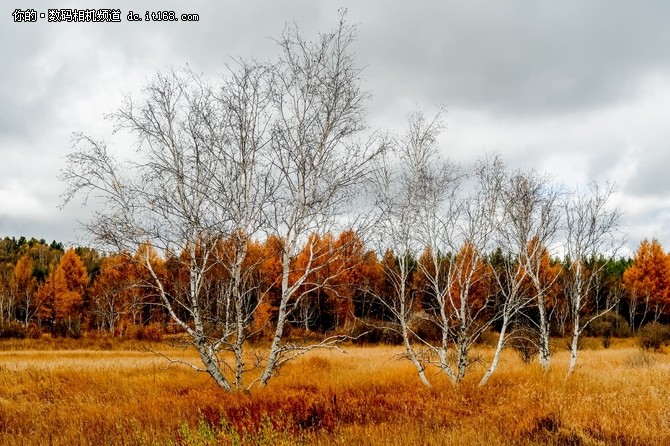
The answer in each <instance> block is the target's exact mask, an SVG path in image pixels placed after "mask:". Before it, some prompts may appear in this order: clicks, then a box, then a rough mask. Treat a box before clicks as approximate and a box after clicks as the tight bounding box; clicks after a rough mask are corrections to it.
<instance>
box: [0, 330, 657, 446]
mask: <svg viewBox="0 0 670 446" xmlns="http://www.w3.org/2000/svg"><path fill="white" fill-rule="evenodd" d="M26 342H28V341H26ZM30 342H34V341H30ZM596 344H597V343H596ZM28 345H29V346H32V347H33V348H34V347H35V344H28ZM0 347H5V348H7V345H0ZM14 347H16V346H14ZM23 347H26V345H24V346H23ZM73 347H74V345H73ZM163 349H164V350H165V352H166V353H168V354H169V355H170V356H173V357H179V358H182V359H193V360H195V355H194V354H192V353H190V352H184V351H181V350H176V349H170V348H168V347H163ZM347 351H348V353H347V354H346V355H344V354H341V353H338V352H330V351H323V352H316V353H313V354H311V355H309V356H305V357H303V358H301V359H299V360H298V361H296V362H294V363H292V364H289V365H287V366H286V367H285V368H284V369H282V371H281V375H280V376H278V377H276V379H275V380H274V381H271V384H270V385H269V386H268V387H267V388H256V389H254V390H253V391H252V392H251V394H244V393H240V394H226V393H224V392H222V391H220V390H219V389H218V388H216V386H215V385H214V384H212V382H210V380H209V379H208V377H207V376H206V375H204V374H197V373H194V372H193V371H192V370H190V369H187V368H185V367H180V366H172V367H168V368H165V366H166V361H165V360H163V359H161V358H160V357H157V356H156V355H155V354H153V353H151V352H146V351H125V350H112V351H101V350H88V349H79V350H78V349H74V348H73V349H70V350H49V349H47V350H27V349H25V348H24V349H22V350H16V349H14V350H5V351H1V352H0V364H1V365H0V444H7V445H24V444H54V445H66V444H67V445H71V444H73V445H77V444H92V445H93V444H95V445H102V444H146V445H153V444H189V445H197V444H236V442H237V444H296V443H298V444H341V445H351V444H354V445H373V444H388V445H408V444H426V445H450V444H453V445H480V444H486V445H526V444H547V445H566V446H567V445H665V444H670V357H669V356H668V355H667V354H663V353H645V354H642V353H640V351H639V350H637V349H636V348H635V347H634V346H632V345H631V344H630V343H629V342H620V343H619V344H616V343H615V345H614V346H613V347H611V348H610V349H608V350H602V349H598V350H584V351H582V352H580V364H581V365H580V366H579V368H578V370H577V371H576V373H575V375H573V377H572V378H571V379H570V380H569V381H568V382H567V383H566V382H564V379H563V378H564V372H565V369H566V367H567V361H568V356H567V352H564V351H557V353H556V355H555V356H554V369H553V371H552V372H550V373H549V374H548V375H543V374H542V373H541V371H540V370H539V367H537V366H535V365H529V366H526V365H524V364H523V363H522V362H521V361H520V359H519V358H518V357H517V355H516V354H515V353H514V352H512V351H509V352H505V355H504V357H503V363H502V364H501V366H500V369H499V372H497V373H496V374H495V375H494V376H493V377H492V379H491V381H490V383H489V385H488V386H486V387H484V388H478V387H477V378H479V377H480V376H481V374H482V372H483V370H482V369H481V368H479V369H477V368H475V369H474V370H472V372H471V375H470V376H469V377H468V378H467V379H466V380H465V382H464V383H462V384H461V385H459V386H453V385H451V384H449V383H448V382H447V381H446V379H445V378H444V377H443V376H440V375H435V371H431V374H432V375H433V376H432V378H433V380H434V381H435V383H436V386H435V388H434V389H431V390H429V389H424V388H423V387H422V386H421V385H420V383H419V381H418V379H417V377H416V374H415V372H414V371H413V370H412V368H411V365H410V364H408V363H407V362H406V361H402V360H398V359H395V355H396V354H397V353H399V349H398V348H396V347H349V348H347ZM479 353H481V354H482V355H483V356H484V357H486V356H487V355H489V354H490V351H488V350H482V351H481V352H479Z"/></svg>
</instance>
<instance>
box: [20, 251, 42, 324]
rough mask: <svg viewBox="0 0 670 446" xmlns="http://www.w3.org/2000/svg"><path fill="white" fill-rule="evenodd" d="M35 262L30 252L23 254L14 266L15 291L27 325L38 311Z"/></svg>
mask: <svg viewBox="0 0 670 446" xmlns="http://www.w3.org/2000/svg"><path fill="white" fill-rule="evenodd" d="M33 268H34V262H33V259H32V257H31V256H30V254H28V253H26V254H23V255H22V256H21V257H20V258H19V260H18V261H17V262H16V265H15V266H14V292H15V294H16V300H17V306H18V309H19V311H21V313H22V316H23V323H24V325H25V326H26V327H27V326H28V323H29V322H30V320H31V319H32V317H33V315H34V314H35V311H36V309H37V308H36V303H35V293H36V291H37V280H36V279H35V277H33Z"/></svg>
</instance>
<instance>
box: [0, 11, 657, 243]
mask: <svg viewBox="0 0 670 446" xmlns="http://www.w3.org/2000/svg"><path fill="white" fill-rule="evenodd" d="M43 4H44V2H39V1H38V2H36V4H35V5H30V7H34V8H35V9H38V10H40V9H46V8H48V7H53V5H50V6H46V5H45V6H43ZM81 6H82V5H81V4H78V3H76V2H73V1H69V0H65V1H64V2H63V4H60V5H59V6H58V7H62V8H67V7H70V8H79V7H81ZM154 6H156V8H157V5H154V4H153V3H143V4H142V5H139V4H138V3H137V2H131V1H129V0H119V2H117V3H116V4H115V5H113V7H114V8H120V9H121V10H122V13H123V15H124V20H123V22H122V23H115V24H75V23H45V22H40V23H37V24H14V23H7V24H6V26H3V27H0V57H2V60H3V61H8V63H6V64H5V65H4V66H3V67H2V69H0V101H2V104H3V107H2V108H1V109H0V151H1V155H2V158H3V163H1V164H0V179H1V181H0V210H2V212H1V213H0V230H3V231H5V233H8V234H9V235H21V234H23V233H24V231H26V230H27V229H26V228H35V231H37V232H42V233H43V234H44V235H43V236H44V237H45V238H57V239H64V240H73V239H75V238H76V237H77V236H75V235H73V234H74V229H73V228H75V227H77V223H76V220H77V219H78V218H80V217H81V216H82V215H84V211H82V210H81V209H79V208H77V207H76V206H75V207H72V206H70V207H68V208H67V209H66V211H64V213H58V212H57V211H56V206H57V205H58V204H59V194H60V192H61V191H62V188H63V185H62V184H60V183H59V182H58V180H57V179H56V176H57V174H58V171H59V170H60V169H61V168H62V167H63V164H64V159H63V158H64V156H65V154H66V153H67V152H68V151H69V149H70V133H71V132H73V131H84V132H86V133H89V134H91V135H92V136H94V137H96V138H103V139H109V140H112V141H113V142H114V143H115V147H116V148H118V149H120V150H122V151H123V150H126V153H127V152H128V148H129V146H130V145H131V144H130V142H129V140H128V139H123V138H117V137H115V138H113V139H112V138H111V137H110V133H111V126H110V123H109V122H107V121H105V120H104V119H103V115H104V113H107V112H110V111H113V110H114V109H116V108H117V107H118V105H119V103H120V101H121V98H122V94H123V93H126V92H130V93H133V94H137V93H138V92H139V91H140V90H141V87H142V85H144V84H145V83H146V81H147V79H149V78H150V77H151V76H153V75H154V74H155V73H156V71H158V70H163V69H165V68H168V67H177V68H178V67H181V66H183V65H184V64H185V63H189V64H190V65H191V67H192V68H193V69H194V70H195V71H203V72H205V73H207V74H211V75H215V74H217V73H220V72H222V71H223V66H224V64H225V63H230V62H231V61H232V58H234V57H245V58H258V59H261V60H262V59H267V58H270V57H273V55H274V53H275V52H276V46H275V44H274V42H273V41H272V39H271V37H272V36H277V35H278V34H279V33H280V32H281V31H282V29H283V27H284V25H285V23H287V22H292V21H295V22H297V23H298V24H299V26H300V27H301V28H302V29H303V30H304V31H305V33H306V34H307V35H309V36H315V35H316V33H317V31H322V32H323V31H327V30H329V29H331V28H332V27H333V26H334V25H335V24H336V21H337V8H338V7H339V6H345V7H348V9H349V15H348V18H349V20H350V22H352V23H357V24H358V25H359V26H358V30H359V38H358V40H357V42H356V44H355V47H354V51H355V53H356V58H357V60H358V62H359V63H360V64H361V65H362V66H365V67H366V68H365V69H364V71H363V82H364V86H365V88H367V89H368V90H370V91H371V93H372V97H373V99H372V100H371V102H370V103H369V116H370V122H371V123H372V125H374V126H379V127H383V128H386V129H391V130H402V126H404V117H405V114H406V113H407V112H408V111H410V110H412V109H413V108H414V107H415V106H417V105H418V106H419V107H422V108H426V109H428V110H429V109H430V108H431V107H433V106H434V105H436V104H444V105H446V106H447V108H448V114H447V125H448V129H447V131H446V132H445V134H444V135H443V138H442V141H443V149H444V154H445V155H446V156H449V157H450V158H452V159H454V160H456V161H460V162H464V163H467V162H469V161H471V160H472V159H473V158H475V157H476V156H478V155H479V154H483V153H484V151H499V152H501V153H502V154H503V156H504V158H505V159H506V161H507V162H508V163H509V164H510V165H512V166H514V167H520V166H525V167H533V168H536V169H537V170H540V171H548V172H550V173H552V174H553V176H554V178H556V180H557V181H558V182H561V181H562V182H565V183H568V184H574V183H584V182H587V181H589V180H591V179H601V180H603V179H614V180H616V181H617V183H618V184H619V186H620V189H621V196H622V197H623V198H622V200H621V202H620V204H621V206H622V207H623V208H624V209H625V210H626V212H627V214H626V222H627V225H628V226H629V228H630V231H631V233H635V234H642V233H643V232H644V231H649V234H648V236H649V237H654V236H657V237H659V239H661V240H662V241H663V239H662V237H666V238H665V242H666V243H667V244H669V245H670V232H668V231H666V230H665V229H664V228H665V227H668V225H667V224H666V223H668V219H669V218H668V215H667V213H666V211H665V209H667V206H668V205H670V203H666V201H665V198H664V197H665V196H667V194H668V193H670V182H668V181H666V177H667V175H666V174H665V166H666V165H668V164H670V151H669V150H667V141H670V134H669V133H670V130H668V129H667V122H666V121H667V116H668V115H669V114H670V113H669V112H670V53H668V51H667V44H668V42H670V27H668V26H667V17H668V16H670V3H667V2H663V1H660V0H659V1H648V2H642V3H640V2H637V3H632V2H629V1H625V0H594V1H590V2H582V1H578V0H568V1H562V2H537V1H534V0H511V1H507V2H504V3H503V2H489V1H486V2H484V1H482V0H472V1H468V2H464V1H461V0H447V1H437V0H429V1H426V2H419V3H408V2H406V1H403V0H371V1H367V2H354V1H353V0H343V1H342V2H341V3H340V4H338V5H334V4H330V3H327V2H313V1H309V0H295V1H283V0H281V1H273V2H253V1H252V2H249V1H242V0H226V1H223V2H211V1H205V0H196V1H192V2H189V3H184V2H179V1H176V0H169V1H165V2H162V3H161V4H160V9H161V10H175V11H176V12H177V13H179V14H180V13H197V14H199V15H200V21H199V22H194V23H183V22H180V23H146V22H141V23H130V22H127V21H126V20H125V14H126V13H127V12H128V11H129V10H131V9H132V10H137V11H140V12H143V11H145V10H149V11H150V10H152V9H154V8H153V7H154ZM15 7H16V5H5V7H4V8H2V11H0V12H2V13H3V14H4V15H5V17H9V15H10V13H11V10H12V9H13V8H15ZM87 7H101V8H102V7H105V8H107V7H110V5H109V4H104V3H103V2H95V1H94V2H89V3H87ZM36 181H37V182H36ZM636 203H650V204H649V205H648V206H647V207H645V208H644V209H643V208H642V207H640V206H637V205H636ZM651 203H653V204H654V205H653V206H652V204H651ZM40 222H41V223H40ZM28 224H30V225H32V226H27V225H28ZM40 225H41V226H40ZM0 235H1V234H0ZM35 235H36V236H38V237H40V234H38V233H36V234H35Z"/></svg>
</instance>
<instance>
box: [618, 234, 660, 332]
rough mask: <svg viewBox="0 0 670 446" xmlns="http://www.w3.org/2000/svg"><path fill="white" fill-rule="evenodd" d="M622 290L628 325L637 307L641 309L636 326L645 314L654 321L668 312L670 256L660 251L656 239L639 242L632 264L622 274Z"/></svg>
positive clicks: (642, 320) (641, 321)
mask: <svg viewBox="0 0 670 446" xmlns="http://www.w3.org/2000/svg"><path fill="white" fill-rule="evenodd" d="M623 283H624V287H625V289H626V291H627V294H628V305H629V308H630V316H631V325H633V326H634V324H633V323H632V321H633V320H634V318H635V316H636V312H637V309H638V307H639V306H640V304H642V306H643V311H642V317H641V320H640V325H641V324H642V323H643V322H644V320H645V319H646V317H647V314H648V312H649V311H652V312H653V314H654V320H658V318H659V317H660V316H661V315H662V314H665V313H667V311H668V309H670V256H669V255H668V254H667V253H666V252H665V251H663V247H662V246H661V244H660V243H659V242H658V240H656V239H653V240H652V241H651V242H650V241H648V240H647V239H645V240H643V241H642V242H641V243H640V246H639V247H638V249H637V251H636V252H635V256H634V258H633V264H632V265H631V266H630V267H628V268H627V269H626V271H625V272H624V274H623Z"/></svg>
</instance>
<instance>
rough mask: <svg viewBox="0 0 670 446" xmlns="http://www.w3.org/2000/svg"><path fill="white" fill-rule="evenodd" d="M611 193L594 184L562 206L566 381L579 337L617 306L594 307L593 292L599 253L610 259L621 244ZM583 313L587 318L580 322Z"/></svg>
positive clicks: (598, 271)
mask: <svg viewBox="0 0 670 446" xmlns="http://www.w3.org/2000/svg"><path fill="white" fill-rule="evenodd" d="M613 193H614V186H613V185H608V186H606V187H604V188H602V187H599V186H598V185H597V184H595V183H593V184H591V185H590V187H589V189H588V190H587V191H578V192H576V193H575V194H573V196H572V198H571V199H570V200H566V201H565V202H564V203H563V209H564V212H565V256H566V263H567V274H566V280H565V284H564V286H565V294H566V296H567V298H568V302H569V304H570V313H571V319H572V342H571V344H570V365H569V366H568V372H567V376H568V377H569V376H570V375H571V374H572V372H573V371H574V369H575V365H576V363H577V351H578V346H579V337H580V335H581V334H582V332H583V331H584V329H585V328H586V327H587V326H588V325H589V324H590V323H591V322H592V321H594V320H595V319H597V318H599V317H600V316H602V315H603V314H605V313H607V312H609V311H610V310H611V309H612V308H614V306H615V305H616V302H611V303H610V305H609V306H607V307H606V308H604V309H602V308H597V306H594V292H595V289H596V287H597V282H598V279H599V276H600V274H601V272H602V269H603V268H604V266H605V265H606V263H604V262H602V263H598V262H596V261H595V260H596V259H597V256H598V255H599V254H602V253H608V254H609V255H611V256H613V255H614V254H615V253H616V251H617V250H618V248H619V247H620V246H621V243H622V241H621V240H620V239H618V238H617V235H618V226H619V220H620V216H621V213H620V211H619V210H617V209H610V208H609V207H608V201H609V199H610V197H611V196H612V194H613ZM586 312H588V314H590V315H589V316H587V317H585V318H584V319H582V316H583V315H584V313H586Z"/></svg>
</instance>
